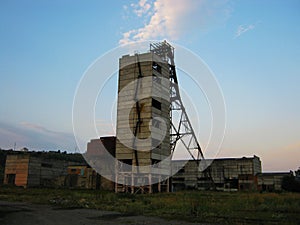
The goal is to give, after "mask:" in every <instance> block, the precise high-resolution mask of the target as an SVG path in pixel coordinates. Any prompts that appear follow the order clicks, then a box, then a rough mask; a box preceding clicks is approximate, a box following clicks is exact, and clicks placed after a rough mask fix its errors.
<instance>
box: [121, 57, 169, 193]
mask: <svg viewBox="0 0 300 225" xmlns="http://www.w3.org/2000/svg"><path fill="white" fill-rule="evenodd" d="M119 68H120V69H119V84H118V93H119V96H118V110H117V142H116V158H117V159H118V160H119V161H120V162H122V163H124V164H127V165H130V166H131V165H132V166H131V167H130V168H129V169H128V168H127V169H126V171H124V168H119V167H118V171H117V175H116V183H122V182H124V181H125V179H131V180H132V183H134V179H135V178H134V176H135V175H137V174H139V177H141V176H143V175H145V179H150V180H151V179H157V181H158V180H159V179H160V178H159V176H160V175H163V176H168V175H169V174H170V164H168V163H164V164H163V165H159V167H160V168H159V169H160V171H159V173H156V172H155V171H153V169H151V167H149V165H150V166H151V165H158V164H157V163H159V162H161V161H162V160H165V159H166V158H167V157H168V156H169V155H170V135H169V127H170V93H169V90H170V86H169V67H168V64H166V63H164V62H162V61H161V58H160V57H158V56H157V55H155V54H154V53H152V52H150V53H144V54H135V55H132V56H130V55H126V56H123V57H122V58H121V59H120V61H119ZM159 118H160V119H159ZM163 123H164V124H163ZM163 125H164V126H165V128H166V130H163V129H162V126H163ZM135 137H136V138H135ZM137 167H138V168H137ZM149 175H150V176H149ZM139 180H141V184H142V183H143V181H142V180H143V179H141V178H139ZM150 183H152V181H150ZM127 186H128V185H127ZM126 188H128V187H126V185H116V192H121V191H128V190H126ZM129 188H130V191H131V192H134V187H133V186H131V187H129ZM161 188H162V187H158V189H160V191H162V189H161ZM166 189H168V188H166ZM146 192H152V190H151V186H149V187H147V190H146Z"/></svg>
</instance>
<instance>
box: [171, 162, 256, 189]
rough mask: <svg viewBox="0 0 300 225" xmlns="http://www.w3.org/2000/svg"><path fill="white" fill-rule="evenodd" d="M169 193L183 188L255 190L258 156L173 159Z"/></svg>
mask: <svg viewBox="0 0 300 225" xmlns="http://www.w3.org/2000/svg"><path fill="white" fill-rule="evenodd" d="M172 170H173V171H174V170H175V171H178V172H177V173H176V174H175V175H173V177H172V189H173V191H177V190H183V189H202V190H205V189H212V188H214V189H217V190H224V191H227V190H228V191H237V190H247V191H252V190H257V176H256V175H257V174H258V173H261V161H260V159H259V157H257V156H253V157H242V158H219V159H214V160H210V159H207V160H202V161H193V160H190V161H187V162H186V161H184V160H174V161H173V162H172Z"/></svg>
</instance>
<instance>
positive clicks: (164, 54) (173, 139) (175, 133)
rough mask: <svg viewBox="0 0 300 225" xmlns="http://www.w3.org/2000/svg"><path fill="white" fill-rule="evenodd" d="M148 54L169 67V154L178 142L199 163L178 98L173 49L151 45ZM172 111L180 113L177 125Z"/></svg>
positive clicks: (164, 44)
mask: <svg viewBox="0 0 300 225" xmlns="http://www.w3.org/2000/svg"><path fill="white" fill-rule="evenodd" d="M150 52H153V53H154V54H156V55H158V56H160V58H161V59H162V60H163V61H164V62H166V63H168V65H169V73H170V77H169V79H170V124H171V127H170V144H171V154H172V155H173V153H174V151H175V147H176V143H177V142H178V141H179V140H180V141H181V142H182V144H183V145H184V147H185V148H186V150H187V151H188V153H189V154H190V156H191V157H192V158H193V159H194V160H197V161H199V160H201V159H204V155H203V152H202V149H201V147H200V144H199V142H198V140H197V137H196V135H195V132H194V129H193V127H192V124H191V121H190V120H189V117H188V115H187V112H186V110H185V107H184V105H183V102H182V100H181V97H180V92H179V88H178V79H177V75H176V68H175V62H174V47H172V46H171V45H170V44H169V43H168V42H167V41H163V42H158V43H151V44H150ZM174 111H177V112H179V113H180V121H179V124H174V122H173V120H172V112H174ZM184 138H185V139H186V141H185V140H184ZM195 150H196V151H197V158H195V156H194V154H193V153H194V152H195Z"/></svg>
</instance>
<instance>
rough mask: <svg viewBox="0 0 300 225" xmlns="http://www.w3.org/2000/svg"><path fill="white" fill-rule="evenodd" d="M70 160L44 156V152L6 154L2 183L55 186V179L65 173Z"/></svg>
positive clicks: (26, 185)
mask: <svg viewBox="0 0 300 225" xmlns="http://www.w3.org/2000/svg"><path fill="white" fill-rule="evenodd" d="M69 165H70V162H67V161H64V160H57V159H53V158H52V159H51V158H47V157H45V154H40V155H38V154H35V155H33V154H29V153H20V154H13V155H7V157H6V164H5V171H4V184H11V185H16V186H22V187H37V186H47V187H48V186H55V185H56V179H57V178H58V177H60V176H64V175H67V170H66V168H67V167H68V166H69Z"/></svg>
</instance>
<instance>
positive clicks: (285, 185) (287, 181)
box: [281, 176, 300, 192]
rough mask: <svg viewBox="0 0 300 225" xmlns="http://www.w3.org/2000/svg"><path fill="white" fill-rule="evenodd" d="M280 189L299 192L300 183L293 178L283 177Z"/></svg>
mask: <svg viewBox="0 0 300 225" xmlns="http://www.w3.org/2000/svg"><path fill="white" fill-rule="evenodd" d="M281 187H282V189H283V190H286V191H292V192H300V182H299V181H297V180H295V177H294V176H285V177H284V178H283V179H282V185H281Z"/></svg>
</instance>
